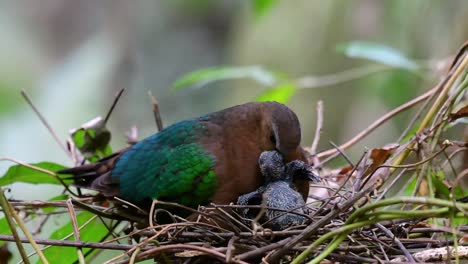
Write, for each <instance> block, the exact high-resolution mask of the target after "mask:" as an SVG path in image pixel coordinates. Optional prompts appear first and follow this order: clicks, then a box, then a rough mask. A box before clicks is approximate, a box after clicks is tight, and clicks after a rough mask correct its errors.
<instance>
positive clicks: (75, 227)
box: [66, 198, 85, 264]
mask: <svg viewBox="0 0 468 264" xmlns="http://www.w3.org/2000/svg"><path fill="white" fill-rule="evenodd" d="M66 203H67V207H68V213H69V214H70V219H71V222H72V226H73V235H74V236H75V241H80V240H81V239H80V231H79V227H78V221H77V220H76V214H75V208H74V207H73V201H72V198H70V199H68V200H67V202H66ZM76 250H77V254H78V262H79V263H80V264H84V263H85V260H84V255H83V250H82V248H81V247H77V248H76Z"/></svg>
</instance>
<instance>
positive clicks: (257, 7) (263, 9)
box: [252, 0, 277, 18]
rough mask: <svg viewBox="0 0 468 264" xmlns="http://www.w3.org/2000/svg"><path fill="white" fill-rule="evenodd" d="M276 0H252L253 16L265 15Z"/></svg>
mask: <svg viewBox="0 0 468 264" xmlns="http://www.w3.org/2000/svg"><path fill="white" fill-rule="evenodd" d="M276 2H277V1H276V0H254V1H252V5H253V10H254V14H255V16H256V17H257V18H258V17H261V16H263V15H265V14H266V13H267V12H268V11H269V10H270V9H271V8H272V7H273V6H274V5H275V4H276Z"/></svg>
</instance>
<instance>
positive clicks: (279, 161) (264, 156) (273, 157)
mask: <svg viewBox="0 0 468 264" xmlns="http://www.w3.org/2000/svg"><path fill="white" fill-rule="evenodd" d="M258 165H259V167H260V171H261V172H262V175H263V177H265V181H266V182H271V181H274V180H279V179H280V178H281V176H282V174H283V172H284V162H283V157H282V156H281V154H280V153H279V152H278V151H276V150H271V151H264V152H262V153H261V154H260V157H259V158H258Z"/></svg>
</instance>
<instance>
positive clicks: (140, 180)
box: [111, 119, 216, 206]
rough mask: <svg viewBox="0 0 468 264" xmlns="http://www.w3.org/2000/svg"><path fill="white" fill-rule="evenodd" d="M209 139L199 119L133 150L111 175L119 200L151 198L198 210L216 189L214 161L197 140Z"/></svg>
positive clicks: (134, 200) (148, 139)
mask: <svg viewBox="0 0 468 264" xmlns="http://www.w3.org/2000/svg"><path fill="white" fill-rule="evenodd" d="M202 136H209V134H208V131H207V129H206V128H205V127H204V126H203V125H202V124H201V123H200V122H198V119H193V120H187V121H182V122H179V123H176V124H174V125H172V126H170V127H167V128H166V129H164V130H162V131H161V132H159V133H157V134H154V135H152V136H150V137H148V138H146V139H144V140H142V141H140V142H139V143H137V144H135V145H134V146H132V147H131V148H130V149H129V150H127V151H126V152H125V153H123V154H122V156H121V157H120V158H119V160H118V161H117V163H116V164H115V167H114V168H113V170H112V172H111V177H112V178H114V179H117V180H118V181H119V186H120V196H121V197H122V198H124V199H126V200H128V201H131V202H135V203H138V202H141V201H143V200H144V199H148V198H152V199H159V200H164V201H173V202H178V203H181V204H184V205H188V206H196V205H198V204H203V203H206V202H208V201H209V198H210V197H211V196H212V195H213V193H214V190H215V188H216V175H215V173H214V166H215V163H216V160H215V158H214V157H213V156H212V155H211V154H210V153H209V152H207V151H206V150H204V149H203V147H202V146H201V145H200V144H197V140H198V139H199V138H200V137H202Z"/></svg>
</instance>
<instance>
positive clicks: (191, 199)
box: [60, 102, 309, 206]
mask: <svg viewBox="0 0 468 264" xmlns="http://www.w3.org/2000/svg"><path fill="white" fill-rule="evenodd" d="M300 140H301V128H300V124H299V121H298V118H297V116H296V114H294V112H293V111H291V109H289V108H288V107H286V106H285V105H282V104H279V103H276V102H263V103H247V104H243V105H238V106H234V107H231V108H227V109H224V110H221V111H219V112H214V113H211V114H208V115H205V116H202V117H199V118H195V119H191V120H186V121H181V122H178V123H175V124H173V125H171V126H169V127H167V128H165V129H164V130H162V131H160V132H159V133H157V134H155V135H152V136H150V137H148V138H146V139H144V140H142V141H140V142H139V143H137V144H136V145H134V146H131V147H129V148H126V149H124V150H122V151H120V152H119V153H117V154H114V155H113V156H111V157H109V158H106V159H104V160H102V161H100V162H98V163H96V164H89V165H84V166H81V167H76V168H72V169H67V170H63V171H60V173H65V174H73V175H74V177H75V178H76V179H77V180H76V181H77V184H78V185H81V186H84V187H88V188H92V189H96V190H98V191H101V192H103V194H104V195H106V196H119V197H121V198H123V199H126V200H128V201H131V202H133V203H136V204H139V203H142V202H143V200H147V199H160V200H166V201H173V202H179V203H181V204H185V205H189V206H196V205H198V204H206V203H208V202H213V203H216V204H227V203H230V202H235V201H236V200H237V197H238V196H240V195H242V194H245V193H249V192H252V191H254V190H256V189H257V188H258V187H260V186H261V185H262V184H263V182H264V178H263V176H262V175H261V173H260V169H259V166H258V158H259V156H260V153H262V152H263V151H266V150H275V149H276V150H277V151H279V152H280V153H281V154H282V155H283V157H284V160H285V162H289V161H292V160H302V161H306V155H305V152H304V150H303V149H302V148H301V147H300V146H299V144H300ZM213 173H214V174H213ZM213 175H214V176H213ZM210 177H212V178H210ZM294 183H295V185H296V187H297V189H298V191H299V192H300V193H301V194H302V195H303V197H304V199H306V198H307V195H308V190H309V185H308V182H307V181H304V180H299V179H294Z"/></svg>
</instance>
